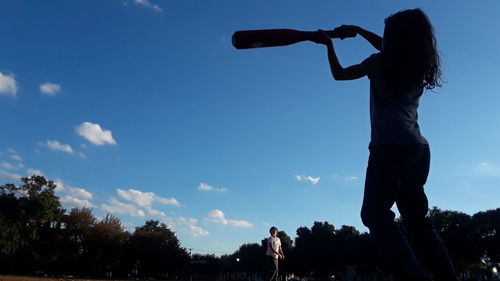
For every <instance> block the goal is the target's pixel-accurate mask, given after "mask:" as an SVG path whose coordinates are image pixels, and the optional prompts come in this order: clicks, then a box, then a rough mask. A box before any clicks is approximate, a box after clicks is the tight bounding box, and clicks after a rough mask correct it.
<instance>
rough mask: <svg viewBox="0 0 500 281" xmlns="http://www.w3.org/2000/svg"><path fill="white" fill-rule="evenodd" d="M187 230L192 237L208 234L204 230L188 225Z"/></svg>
mask: <svg viewBox="0 0 500 281" xmlns="http://www.w3.org/2000/svg"><path fill="white" fill-rule="evenodd" d="M189 229H191V231H192V235H193V236H194V237H199V236H207V235H209V234H210V232H208V231H206V230H204V229H203V228H201V227H199V226H197V225H189Z"/></svg>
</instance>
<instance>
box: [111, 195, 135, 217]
mask: <svg viewBox="0 0 500 281" xmlns="http://www.w3.org/2000/svg"><path fill="white" fill-rule="evenodd" d="M108 203H109V204H110V205H108V204H101V209H102V210H104V211H106V212H110V213H116V214H123V215H131V216H133V217H144V216H145V214H144V211H143V210H140V209H138V208H137V207H136V206H134V205H132V204H126V203H123V202H120V201H118V200H117V199H116V198H111V199H109V200H108Z"/></svg>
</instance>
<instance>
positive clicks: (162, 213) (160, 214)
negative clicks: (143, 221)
mask: <svg viewBox="0 0 500 281" xmlns="http://www.w3.org/2000/svg"><path fill="white" fill-rule="evenodd" d="M147 210H148V213H149V214H150V215H153V216H161V217H165V216H166V214H165V213H164V212H162V211H159V210H155V209H153V208H149V209H147Z"/></svg>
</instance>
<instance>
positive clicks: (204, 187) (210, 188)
mask: <svg viewBox="0 0 500 281" xmlns="http://www.w3.org/2000/svg"><path fill="white" fill-rule="evenodd" d="M198 190H200V191H216V192H226V191H228V189H227V188H226V187H220V188H215V187H213V186H210V185H208V184H206V183H200V185H199V186H198Z"/></svg>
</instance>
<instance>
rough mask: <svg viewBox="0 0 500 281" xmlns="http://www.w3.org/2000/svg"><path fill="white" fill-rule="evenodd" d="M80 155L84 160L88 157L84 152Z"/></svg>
mask: <svg viewBox="0 0 500 281" xmlns="http://www.w3.org/2000/svg"><path fill="white" fill-rule="evenodd" d="M78 155H80V157H82V158H87V155H85V153H83V152H78Z"/></svg>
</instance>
